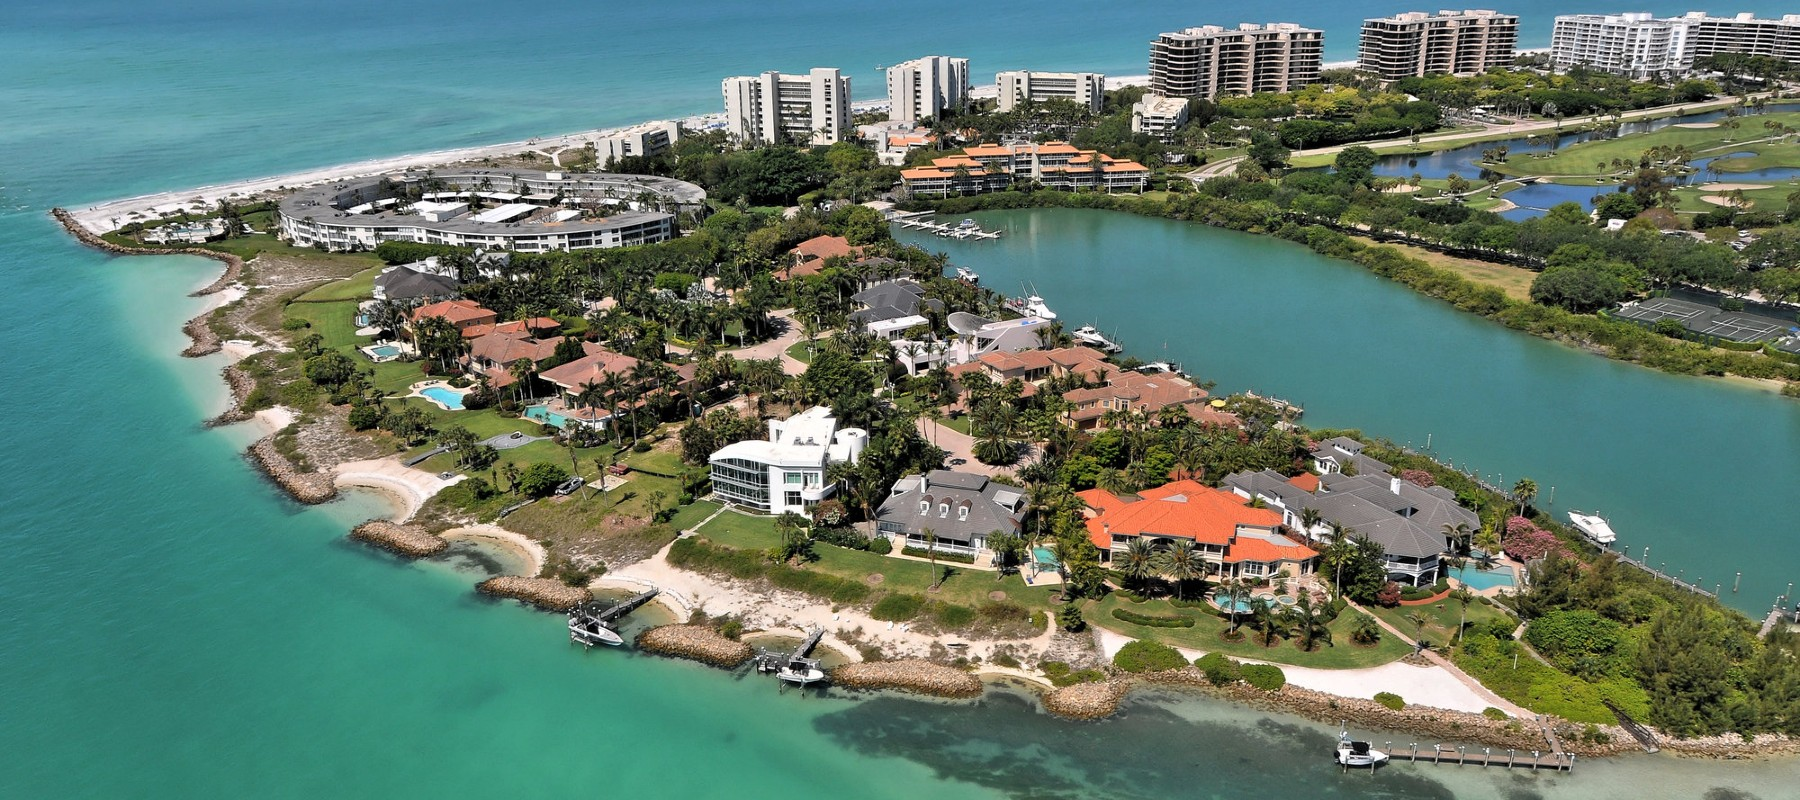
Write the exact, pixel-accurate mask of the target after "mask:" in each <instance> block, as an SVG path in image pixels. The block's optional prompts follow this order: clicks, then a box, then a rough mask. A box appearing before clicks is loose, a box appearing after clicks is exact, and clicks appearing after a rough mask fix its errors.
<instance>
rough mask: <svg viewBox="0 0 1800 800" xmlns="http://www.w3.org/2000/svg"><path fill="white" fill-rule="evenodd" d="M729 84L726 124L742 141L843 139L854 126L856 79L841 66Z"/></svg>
mask: <svg viewBox="0 0 1800 800" xmlns="http://www.w3.org/2000/svg"><path fill="white" fill-rule="evenodd" d="M723 89H724V92H725V126H726V127H725V129H726V130H727V131H728V132H730V134H731V135H732V136H733V137H735V138H736V139H737V140H738V141H741V142H747V143H772V142H786V143H789V144H802V145H805V144H813V145H828V144H837V142H838V140H839V138H840V137H841V136H842V135H843V132H844V130H845V129H846V128H848V127H850V79H849V78H848V77H845V76H844V75H843V73H841V72H840V71H839V70H837V69H835V68H831V67H816V68H814V69H813V70H812V71H811V72H808V73H806V74H805V75H788V74H785V73H781V72H765V73H763V74H761V75H745V76H739V77H735V78H726V79H725V81H724V83H723Z"/></svg>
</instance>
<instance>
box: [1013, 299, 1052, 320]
mask: <svg viewBox="0 0 1800 800" xmlns="http://www.w3.org/2000/svg"><path fill="white" fill-rule="evenodd" d="M1006 307H1007V308H1010V309H1012V310H1014V311H1017V312H1019V313H1020V314H1024V315H1025V316H1027V317H1036V318H1037V319H1041V320H1045V321H1049V320H1053V319H1056V312H1054V311H1051V310H1050V305H1049V304H1048V303H1045V302H1044V298H1042V297H1039V296H1037V295H1035V294H1034V295H1031V296H1030V297H1024V298H1019V297H1015V298H1013V299H1011V300H1008V301H1006Z"/></svg>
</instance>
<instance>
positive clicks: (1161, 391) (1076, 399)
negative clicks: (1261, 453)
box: [1063, 372, 1239, 430]
mask: <svg viewBox="0 0 1800 800" xmlns="http://www.w3.org/2000/svg"><path fill="white" fill-rule="evenodd" d="M1206 397H1207V395H1206V390H1205V389H1202V388H1200V387H1198V386H1195V385H1194V384H1193V383H1191V382H1189V381H1188V380H1186V379H1185V378H1178V377H1175V376H1174V375H1166V374H1159V375H1145V374H1143V373H1140V372H1115V373H1113V374H1112V375H1110V376H1108V378H1107V382H1106V384H1105V385H1102V386H1095V387H1090V388H1085V389H1075V390H1072V391H1069V392H1065V393H1064V394H1063V399H1064V400H1067V401H1069V406H1070V407H1069V411H1068V412H1067V413H1066V414H1064V415H1063V422H1064V423H1066V424H1068V425H1069V426H1070V427H1073V428H1076V429H1078V430H1093V429H1097V428H1101V427H1104V426H1105V420H1106V413H1107V412H1108V411H1142V412H1145V413H1148V414H1150V415H1151V416H1152V417H1154V416H1156V414H1157V412H1159V411H1162V410H1163V409H1164V408H1166V407H1168V406H1184V407H1185V408H1186V410H1187V412H1188V417H1189V418H1191V419H1199V420H1201V421H1202V422H1210V423H1213V424H1217V425H1227V426H1235V425H1237V424H1239V420H1238V418H1237V416H1236V415H1234V414H1228V413H1225V412H1222V411H1216V410H1214V409H1212V408H1209V407H1208V406H1207V405H1206Z"/></svg>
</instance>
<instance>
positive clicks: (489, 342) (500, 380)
mask: <svg viewBox="0 0 1800 800" xmlns="http://www.w3.org/2000/svg"><path fill="white" fill-rule="evenodd" d="M562 341H563V337H561V336H555V337H551V338H548V339H536V338H532V337H531V336H528V335H526V334H524V333H514V332H502V333H489V334H486V335H484V336H477V337H475V338H474V339H471V340H470V341H469V355H468V357H467V363H468V367H469V370H470V371H472V372H479V373H481V374H483V375H486V376H487V379H488V385H489V386H492V387H494V388H496V389H500V388H504V387H507V386H511V385H513V383H514V382H515V381H514V378H513V371H512V367H513V365H514V364H516V363H518V362H520V361H529V362H531V365H532V367H533V371H536V368H537V367H540V366H542V365H543V363H544V362H545V361H549V360H550V359H551V358H554V357H555V356H556V347H557V345H559V344H562Z"/></svg>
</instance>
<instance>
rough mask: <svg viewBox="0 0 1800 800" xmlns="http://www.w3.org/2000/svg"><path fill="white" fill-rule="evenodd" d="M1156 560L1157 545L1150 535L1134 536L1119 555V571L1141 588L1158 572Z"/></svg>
mask: <svg viewBox="0 0 1800 800" xmlns="http://www.w3.org/2000/svg"><path fill="white" fill-rule="evenodd" d="M1156 562H1157V554H1156V547H1155V545H1153V544H1152V543H1151V542H1150V539H1149V537H1145V536H1134V537H1132V539H1131V541H1130V542H1129V543H1128V544H1126V545H1125V552H1124V553H1122V554H1120V556H1119V571H1120V572H1122V573H1124V574H1125V577H1126V579H1128V580H1130V581H1131V582H1132V583H1134V584H1137V586H1138V588H1140V589H1141V588H1143V585H1144V583H1145V582H1147V581H1149V580H1150V576H1152V575H1155V574H1156Z"/></svg>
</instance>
